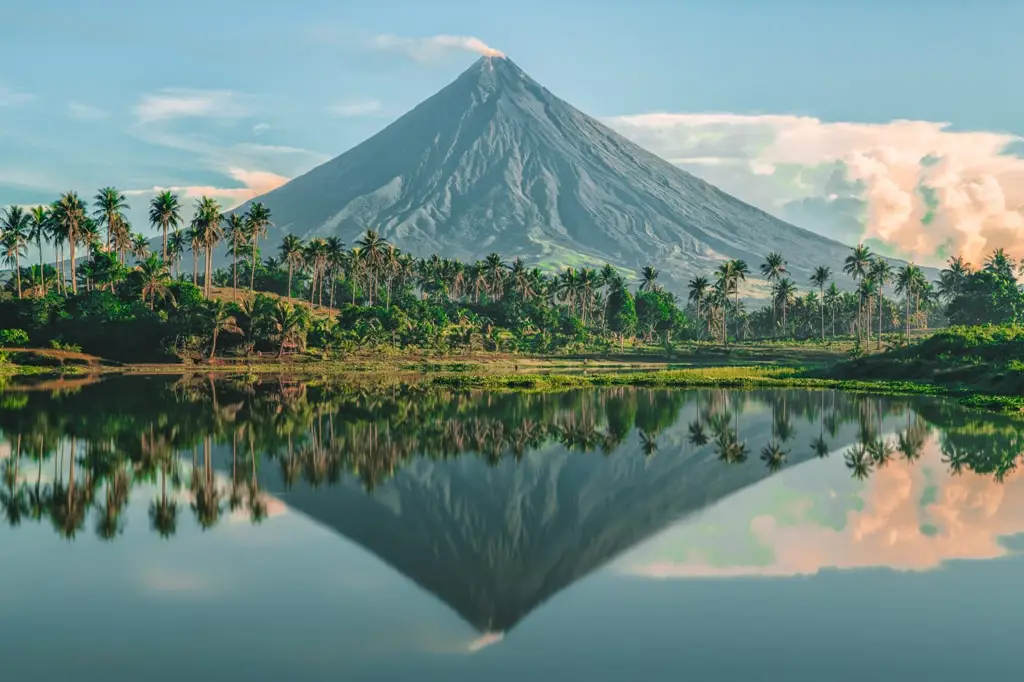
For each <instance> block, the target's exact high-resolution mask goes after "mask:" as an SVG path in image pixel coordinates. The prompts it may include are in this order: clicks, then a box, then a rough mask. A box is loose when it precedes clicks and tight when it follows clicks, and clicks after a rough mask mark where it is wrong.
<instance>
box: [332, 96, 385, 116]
mask: <svg viewBox="0 0 1024 682" xmlns="http://www.w3.org/2000/svg"><path fill="white" fill-rule="evenodd" d="M382 108H383V107H382V105H381V103H380V102H379V101H377V100H375V99H346V100H341V101H340V102H335V103H334V104H332V105H331V106H329V107H327V111H328V112H330V113H331V114H333V115H334V116H346V117H347V116H367V115H369V114H376V113H379V112H380V111H381V109H382Z"/></svg>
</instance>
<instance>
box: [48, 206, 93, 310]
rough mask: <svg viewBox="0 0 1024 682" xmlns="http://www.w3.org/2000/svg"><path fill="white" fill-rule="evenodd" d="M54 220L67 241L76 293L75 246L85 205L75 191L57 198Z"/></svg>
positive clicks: (82, 220) (82, 221)
mask: <svg viewBox="0 0 1024 682" xmlns="http://www.w3.org/2000/svg"><path fill="white" fill-rule="evenodd" d="M54 213H55V216H54V217H55V221H56V223H57V225H59V226H60V228H61V232H62V235H63V238H64V239H66V240H67V242H68V249H69V250H70V253H69V256H70V260H71V291H72V293H74V294H77V293H78V278H77V277H76V275H75V247H76V246H77V245H78V241H79V239H80V238H81V229H82V225H83V224H84V223H85V220H86V205H85V204H84V203H82V200H81V199H79V198H78V194H77V193H76V192H65V193H64V194H63V195H61V197H60V199H58V200H57V204H56V210H55V211H54Z"/></svg>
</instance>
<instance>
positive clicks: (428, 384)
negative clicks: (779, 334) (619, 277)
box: [0, 330, 1024, 413]
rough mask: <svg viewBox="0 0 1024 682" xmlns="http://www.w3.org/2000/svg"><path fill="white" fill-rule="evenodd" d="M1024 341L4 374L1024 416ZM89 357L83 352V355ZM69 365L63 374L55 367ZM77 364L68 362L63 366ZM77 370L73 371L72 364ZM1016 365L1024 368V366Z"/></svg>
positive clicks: (93, 365) (997, 334)
mask: <svg viewBox="0 0 1024 682" xmlns="http://www.w3.org/2000/svg"><path fill="white" fill-rule="evenodd" d="M1022 343H1024V334H1019V333H1016V332H1013V331H1009V332H1007V331H994V330H988V331H983V332H981V331H978V330H970V331H969V332H964V331H963V330H950V331H949V332H942V333H940V334H937V335H936V336H934V337H932V338H930V339H926V340H924V341H922V342H920V343H918V344H915V345H913V346H910V347H908V348H901V349H896V350H892V351H888V352H886V353H879V354H877V355H872V356H868V357H865V358H860V359H857V360H852V361H844V360H842V359H841V358H842V357H843V356H842V355H840V354H839V353H838V352H837V351H836V350H834V349H829V348H822V347H815V346H793V345H791V346H782V345H775V344H772V345H761V346H754V345H749V346H739V347H733V348H730V349H728V350H725V349H714V348H709V347H703V348H702V347H695V348H692V349H689V351H688V352H675V353H672V354H671V355H668V356H664V355H663V356H658V355H607V356H520V355H511V354H500V353H475V354H474V353H467V354H463V355H459V356H429V355H426V354H399V353H394V354H389V355H381V354H365V355H351V356H348V357H346V358H344V359H331V360H323V359H318V358H315V357H312V356H294V357H290V358H285V359H274V358H266V359H258V358H250V359H248V361H246V360H242V359H240V360H239V361H235V362H225V361H219V362H216V363H213V364H193V365H181V364H146V365H120V366H114V365H111V364H109V363H104V362H103V361H101V360H100V359H99V358H92V357H88V356H82V357H78V356H77V355H76V356H75V357H73V358H72V357H55V356H53V352H52V351H45V352H41V353H42V359H40V358H36V360H37V361H40V362H43V361H45V363H46V364H47V365H48V366H31V365H14V364H11V363H6V364H0V374H8V375H11V374H55V373H74V374H78V375H81V374H96V375H98V374H103V373H119V374H204V375H223V376H225V377H229V376H230V377H239V376H241V377H246V376H250V377H255V376H261V375H278V376H282V377H293V378H304V379H314V380H318V381H333V382H338V383H344V384H351V385H353V386H354V387H358V389H359V390H373V389H374V387H377V388H393V387H396V386H414V387H416V388H420V389H427V390H429V389H430V388H446V389H462V390H500V391H506V390H514V391H557V390H565V389H571V388H585V387H605V386H643V387H651V388H736V389H749V388H817V389H836V390H843V391H851V392H864V393H875V394H888V395H934V396H945V397H950V398H953V399H956V400H957V401H958V402H960V403H961V404H963V405H965V406H968V407H972V408H978V409H984V410H989V411H996V412H1004V413H1015V412H1022V411H1024V398H1022V397H1021V394H1022V392H1024V391H1022V390H1021V387H1024V371H1022V370H1024V365H1021V367H1018V365H1020V363H1019V361H1016V360H1012V359H1006V358H1009V357H1013V356H1014V355H1013V354H1016V356H1017V357H1020V356H1021V349H1020V348H1019V347H1020V346H1021V344H1022ZM79 355H80V354H79ZM55 362H61V363H62V366H61V368H57V367H54V366H53V363H55ZM63 363H68V364H63ZM71 363H73V364H71ZM1015 363H1016V364H1015Z"/></svg>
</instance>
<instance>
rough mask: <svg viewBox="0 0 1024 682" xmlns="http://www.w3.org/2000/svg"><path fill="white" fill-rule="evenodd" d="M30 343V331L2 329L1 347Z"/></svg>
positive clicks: (0, 335) (0, 336)
mask: <svg viewBox="0 0 1024 682" xmlns="http://www.w3.org/2000/svg"><path fill="white" fill-rule="evenodd" d="M27 345H28V332H26V331H25V330H24V329H0V348H16V347H18V346H27Z"/></svg>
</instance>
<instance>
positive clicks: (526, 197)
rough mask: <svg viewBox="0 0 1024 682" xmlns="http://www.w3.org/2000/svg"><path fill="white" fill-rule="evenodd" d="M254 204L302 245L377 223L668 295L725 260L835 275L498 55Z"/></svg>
mask: <svg viewBox="0 0 1024 682" xmlns="http://www.w3.org/2000/svg"><path fill="white" fill-rule="evenodd" d="M259 201H262V202H264V203H265V204H266V205H267V206H268V207H269V208H270V210H271V211H272V213H273V216H274V223H275V224H276V226H277V228H278V229H279V230H282V231H284V232H289V233H293V234H296V235H298V236H300V237H302V238H305V239H309V238H313V237H327V236H331V235H334V236H338V237H341V238H342V239H343V240H344V241H345V242H346V243H347V244H349V245H351V244H352V243H353V242H354V241H355V240H356V239H357V238H358V236H359V235H360V234H361V233H362V232H364V231H365V230H366V229H367V228H373V229H377V230H378V231H379V232H380V233H381V235H382V236H383V237H384V238H385V239H387V240H389V241H391V242H392V243H394V244H396V245H397V246H398V247H399V248H401V249H403V250H405V251H408V252H410V253H412V254H414V255H416V256H421V257H423V256H428V255H430V254H432V253H437V254H440V255H442V256H447V257H457V258H460V259H463V260H469V261H472V260H475V259H478V258H483V257H485V256H486V255H487V254H488V253H490V252H498V253H500V254H502V255H503V256H504V257H506V258H507V259H512V258H514V257H517V256H518V257H521V258H523V259H524V260H525V261H526V262H527V263H528V264H530V265H539V266H541V267H544V268H545V269H560V268H561V267H562V266H566V265H573V266H581V265H590V266H598V265H601V264H603V263H605V262H609V263H611V264H613V265H615V266H617V267H619V268H621V269H623V270H626V271H630V272H634V273H635V272H637V271H638V270H639V269H640V268H641V267H643V266H644V265H648V264H651V265H654V266H655V267H657V268H659V269H660V270H661V271H662V277H663V279H664V280H668V281H667V282H666V284H667V285H669V286H670V287H671V288H673V289H676V290H677V291H678V290H679V289H680V288H681V286H682V284H683V283H684V282H685V280H686V278H688V277H691V276H693V275H694V274H697V273H706V272H707V271H708V270H710V269H712V268H714V267H715V266H716V265H717V264H718V263H719V262H720V261H722V260H724V259H728V258H741V259H744V260H746V261H747V263H748V264H749V265H750V266H751V267H752V269H755V270H756V265H757V264H758V263H760V262H761V260H762V259H763V257H764V254H766V253H768V252H769V251H779V252H781V253H783V254H785V256H786V258H787V259H788V261H789V267H790V271H791V272H792V276H793V277H794V278H795V279H796V280H797V281H806V279H807V277H808V276H809V274H810V272H811V270H812V269H813V268H814V267H815V266H817V265H828V266H830V267H831V268H832V269H833V272H837V271H839V270H840V267H841V264H842V261H843V258H845V256H846V255H847V253H848V247H846V246H844V245H843V244H840V243H838V242H835V241H832V240H829V239H826V238H824V237H822V236H820V235H817V234H815V233H813V232H810V231H808V230H804V229H801V228H798V227H796V226H793V225H790V224H789V223H786V222H783V221H781V220H779V219H777V218H775V217H773V216H771V215H769V214H767V213H765V212H764V211H761V210H759V209H756V208H754V207H752V206H750V205H748V204H745V203H743V202H742V201H740V200H738V199H736V198H734V197H732V196H730V195H728V194H726V193H725V192H722V191H721V190H719V189H717V188H716V187H714V186H712V185H710V184H708V183H707V182H704V181H703V180H701V179H699V178H697V177H695V176H693V175H691V174H689V173H687V172H685V171H683V170H681V169H679V168H677V167H676V166H674V165H672V164H671V163H669V162H667V161H665V160H663V159H661V158H659V157H657V156H655V155H654V154H652V153H650V152H648V151H646V150H644V149H642V148H641V147H639V146H637V145H636V144H634V143H633V142H630V141H629V140H627V139H626V138H624V137H622V136H621V135H619V134H618V133H616V132H614V131H613V130H611V129H610V128H608V127H606V126H605V125H603V124H602V123H600V122H598V121H597V120H595V119H594V118H591V117H590V116H587V115H586V114H584V113H582V112H580V111H579V110H577V109H575V108H573V107H572V106H571V105H569V104H568V103H566V102H564V101H562V100H561V99H559V98H557V97H555V96H554V95H553V94H551V93H550V92H549V91H548V90H546V89H545V88H543V87H542V86H540V85H539V84H538V83H536V82H535V81H534V80H533V79H531V78H530V77H529V76H527V75H526V74H525V73H523V71H522V70H520V69H519V67H518V66H516V65H515V64H514V63H513V62H512V61H511V60H509V59H507V58H501V57H484V58H481V59H480V60H479V61H477V62H476V63H474V64H473V65H472V66H471V67H470V68H469V69H468V70H467V71H465V72H464V73H463V74H462V75H461V76H459V77H458V78H457V79H456V80H455V81H454V82H452V83H451V84H450V85H448V86H447V87H445V88H444V89H442V90H441V91H440V92H438V93H437V94H436V95H434V96H433V97H431V98H429V99H427V100H426V101H424V102H422V103H421V104H419V105H418V106H417V107H415V108H414V109H413V110H411V111H410V112H408V113H407V114H405V115H404V116H402V117H401V118H399V119H398V120H396V121H395V122H393V123H392V124H391V125H389V126H387V127H386V128H385V129H383V130H382V131H380V132H379V133H377V134H376V135H374V136H373V137H371V138H369V139H368V140H366V141H364V142H363V143H361V144H359V145H358V146H356V147H354V148H352V149H351V150H349V151H347V152H345V153H344V154H342V155H341V156H338V157H337V158H335V159H333V160H331V161H328V162H326V163H324V164H323V165H321V166H318V167H316V168H314V169H313V170H311V171H309V172H308V173H306V174H305V175H302V176H300V177H298V178H295V179H294V180H292V181H291V182H289V183H287V184H285V185H283V186H282V187H280V188H278V189H276V190H274V191H272V192H270V193H268V194H266V195H264V196H262V197H260V198H259ZM245 208H246V206H243V207H241V209H242V210H245ZM278 236H279V235H278ZM274 239H275V237H271V240H272V241H273V240H274Z"/></svg>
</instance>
